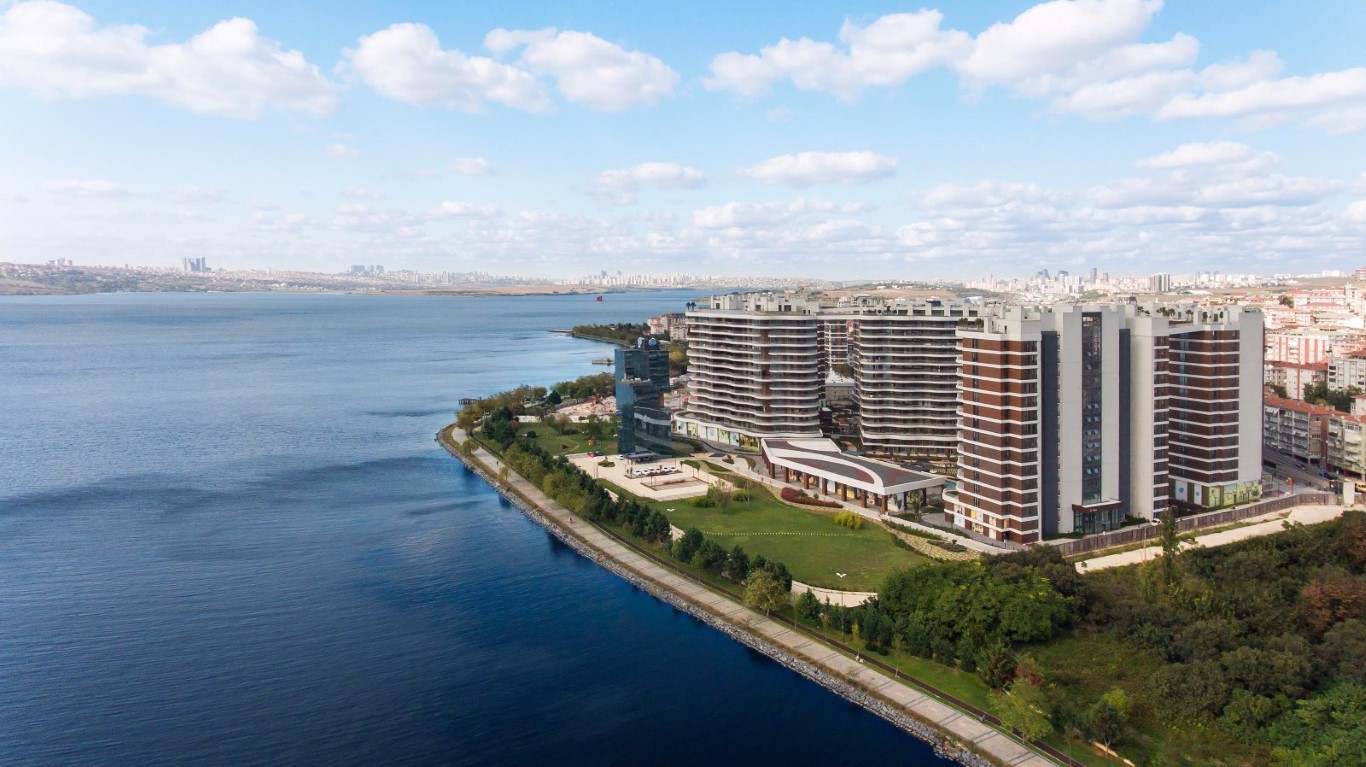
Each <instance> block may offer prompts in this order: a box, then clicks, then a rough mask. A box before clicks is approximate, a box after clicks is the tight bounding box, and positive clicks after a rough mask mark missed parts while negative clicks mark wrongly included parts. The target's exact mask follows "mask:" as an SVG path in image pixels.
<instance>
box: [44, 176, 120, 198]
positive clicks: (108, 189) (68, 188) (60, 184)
mask: <svg viewBox="0 0 1366 767" xmlns="http://www.w3.org/2000/svg"><path fill="white" fill-rule="evenodd" d="M43 189H44V190H46V191H48V192H51V193H53V194H59V195H63V196H66V197H89V198H99V199H106V200H115V199H121V198H127V197H133V196H136V195H137V192H135V191H133V190H132V189H130V188H129V187H126V186H124V185H123V184H116V183H114V182H113V181H102V180H89V181H75V180H73V181H49V182H48V183H46V184H43Z"/></svg>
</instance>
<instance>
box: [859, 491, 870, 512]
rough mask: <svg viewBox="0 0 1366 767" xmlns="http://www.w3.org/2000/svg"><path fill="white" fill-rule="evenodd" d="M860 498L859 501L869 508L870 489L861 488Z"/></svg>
mask: <svg viewBox="0 0 1366 767" xmlns="http://www.w3.org/2000/svg"><path fill="white" fill-rule="evenodd" d="M858 499H859V503H862V504H863V508H865V509H866V508H868V491H867V490H860V491H859V495H858Z"/></svg>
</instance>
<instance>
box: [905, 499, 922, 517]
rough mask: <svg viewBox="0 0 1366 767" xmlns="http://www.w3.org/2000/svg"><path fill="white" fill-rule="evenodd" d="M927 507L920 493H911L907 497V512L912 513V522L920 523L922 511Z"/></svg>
mask: <svg viewBox="0 0 1366 767" xmlns="http://www.w3.org/2000/svg"><path fill="white" fill-rule="evenodd" d="M924 505H925V499H923V498H921V497H920V493H911V494H910V495H908V496H906V510H907V511H909V512H910V513H911V519H912V521H915V522H919V521H920V510H921V509H922V508H923V507H924Z"/></svg>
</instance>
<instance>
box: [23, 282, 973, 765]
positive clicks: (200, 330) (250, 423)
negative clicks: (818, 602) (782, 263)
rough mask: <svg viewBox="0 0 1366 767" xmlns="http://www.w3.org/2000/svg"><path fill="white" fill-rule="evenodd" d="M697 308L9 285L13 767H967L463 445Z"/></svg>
mask: <svg viewBox="0 0 1366 767" xmlns="http://www.w3.org/2000/svg"><path fill="white" fill-rule="evenodd" d="M694 297H696V294H693V293H684V292H656V293H637V294H608V295H606V296H604V297H603V300H602V301H597V300H595V297H594V296H540V297H482V296H481V297H450V296H374V295H312V294H271V293H265V294H247V293H217V294H215V293H206V294H172V293H153V294H109V295H87V296H60V297H4V298H0V765H7V766H9V767H14V766H15V765H139V766H141V765H187V764H188V765H315V764H316V765H390V764H392V765H485V764H528V765H532V764H534V765H580V764H583V765H614V764H623V765H626V764H629V765H672V764H678V765H690V766H692V765H697V764H745V765H763V764H781V765H808V764H809V765H822V766H823V767H828V766H829V765H832V764H858V763H872V764H892V763H895V764H908V765H939V764H949V762H947V761H946V760H943V759H941V758H939V757H937V756H935V755H934V753H933V752H932V751H931V749H930V748H929V747H928V746H926V745H925V744H924V743H922V742H920V741H918V740H916V739H915V738H913V737H911V736H910V735H907V734H905V733H903V732H901V731H900V730H898V729H896V728H894V727H893V726H892V725H890V724H888V723H887V722H885V721H883V720H882V719H880V718H878V717H876V716H874V715H872V714H869V713H867V712H865V711H864V710H862V709H860V708H858V707H857V706H854V705H852V704H850V703H847V702H846V701H844V700H842V699H840V698H839V697H837V696H835V695H834V694H832V693H830V692H828V691H826V690H824V689H823V688H821V687H819V686H817V685H816V684H813V683H811V682H809V681H807V680H805V679H804V678H802V677H800V676H799V675H797V674H795V673H794V672H791V671H789V670H787V669H785V668H784V667H782V666H780V665H778V664H777V663H774V662H772V661H770V660H769V659H768V658H766V657H764V656H763V655H761V654H759V653H757V652H754V651H752V650H749V649H748V648H746V647H744V646H742V645H740V644H739V643H736V642H734V641H733V640H731V639H729V638H727V637H726V636H724V635H722V634H721V633H719V632H717V631H715V630H713V629H711V628H709V627H707V626H706V625H704V624H702V623H700V622H698V621H697V620H695V619H694V618H692V617H690V616H688V615H687V614H685V613H682V612H680V611H678V610H676V609H674V608H672V607H670V606H669V605H666V604H664V603H662V602H660V601H658V600H656V599H654V598H653V597H651V596H649V595H648V594H646V593H644V592H642V591H640V590H638V589H637V588H635V587H633V586H631V585H630V584H628V583H626V582H624V581H622V580H620V579H619V578H617V577H616V576H614V575H612V574H611V573H609V572H607V571H606V570H603V569H602V568H601V567H599V566H597V565H595V564H593V563H592V562H589V561H588V560H586V559H583V558H582V557H580V556H579V555H578V554H576V553H575V552H574V551H572V550H571V549H569V548H567V547H565V546H564V545H562V544H561V543H559V542H558V541H557V540H556V539H555V538H554V537H552V536H551V535H549V534H548V533H546V532H545V531H544V530H543V529H541V528H540V527H538V526H537V525H536V524H534V523H532V522H531V521H529V520H528V519H526V518H525V517H524V516H523V515H522V514H520V513H519V512H518V511H517V510H516V509H515V508H513V507H512V506H510V505H509V504H508V503H507V502H506V501H504V500H503V499H501V498H500V497H499V496H498V495H497V494H496V493H495V492H494V491H493V490H491V489H490V488H489V487H488V486H487V485H486V484H485V483H484V482H483V481H482V480H481V479H480V478H479V477H477V476H476V475H474V474H472V473H470V472H469V471H467V470H466V469H465V468H464V467H463V466H461V464H460V463H459V462H457V461H455V460H453V459H452V458H450V457H448V456H447V455H446V454H445V453H444V452H443V451H442V450H441V448H440V447H439V446H438V445H437V444H436V442H435V441H434V437H435V435H436V432H437V430H438V429H440V428H441V427H442V426H443V425H445V424H447V423H450V422H451V421H452V420H453V417H454V416H453V412H454V411H455V410H456V408H457V407H458V402H459V400H460V398H462V397H471V396H479V395H484V394H491V393H494V392H498V391H501V390H505V389H508V388H511V387H514V386H516V385H519V384H523V383H529V384H535V385H545V386H548V385H551V384H553V383H555V382H557V381H561V380H568V379H571V378H575V377H578V376H580V375H585V374H588V373H592V372H600V371H603V370H608V369H610V368H603V367H595V366H593V365H592V364H591V360H592V359H594V358H598V357H603V356H605V354H606V352H607V349H606V348H605V347H603V346H601V345H599V344H595V343H593V342H588V341H580V340H575V339H571V338H568V337H566V336H564V335H558V334H555V333H550V332H547V331H548V330H549V329H552V328H567V327H570V326H572V325H575V324H580V323H592V322H615V321H642V320H643V319H644V318H645V317H648V316H649V315H652V314H658V313H660V312H665V311H680V310H682V308H683V304H684V302H685V301H687V300H688V299H689V298H694Z"/></svg>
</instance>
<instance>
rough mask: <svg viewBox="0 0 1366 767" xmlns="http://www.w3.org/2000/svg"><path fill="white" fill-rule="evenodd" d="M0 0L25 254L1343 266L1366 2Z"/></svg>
mask: <svg viewBox="0 0 1366 767" xmlns="http://www.w3.org/2000/svg"><path fill="white" fill-rule="evenodd" d="M941 6H942V7H940V8H938V9H935V8H928V9H923V10H922V9H920V7H919V6H900V7H898V6H892V5H887V4H882V3H868V2H860V3H848V4H845V5H842V6H830V5H825V4H817V5H815V6H800V7H792V6H790V5H788V4H778V3H762V4H760V3H756V4H745V6H744V7H741V8H723V7H721V6H719V5H718V6H705V7H701V8H698V7H683V6H679V7H655V6H645V5H641V6H630V5H628V6H625V7H619V6H611V7H607V6H604V5H602V4H598V3H588V2H583V3H551V2H529V3H522V4H517V5H516V6H515V7H499V6H497V5H493V4H490V5H486V6H477V5H459V6H455V5H449V4H441V3H432V2H419V1H417V0H409V1H407V2H396V3H390V4H384V5H375V6H365V7H352V6H340V7H339V6H334V5H326V6H324V5H321V4H310V5H308V6H301V5H300V4H274V3H264V2H259V0H239V1H238V2H202V3H192V4H173V5H169V6H168V5H166V4H162V3H152V2H147V1H146V0H132V1H128V2H113V0H86V1H78V2H72V3H61V2H55V0H26V1H23V2H14V1H13V0H11V1H9V2H4V1H0V113H3V114H4V115H5V118H4V120H0V262H3V261H8V262H20V263H40V264H41V263H47V262H49V261H56V260H60V259H67V260H70V261H72V262H75V263H78V264H84V265H106V266H121V265H123V264H146V265H155V266H161V267H167V268H178V267H180V266H181V265H182V264H183V263H185V261H184V259H199V258H203V259H206V261H207V264H208V267H209V268H212V269H217V268H227V269H268V268H270V269H280V270H307V271H316V272H331V273H340V272H345V271H347V270H349V269H350V267H351V266H352V265H355V264H367V265H378V264H383V265H385V267H386V269H388V270H394V271H402V270H414V271H421V272H427V273H438V272H443V271H448V272H456V273H464V272H489V273H495V274H511V275H517V274H526V275H537V276H540V277H543V278H546V279H570V278H575V277H580V276H583V275H589V274H597V273H599V272H600V271H601V270H608V271H609V272H610V273H612V274H615V273H616V272H617V271H622V272H624V273H626V274H676V273H688V274H703V275H719V276H726V277H737V276H741V275H784V276H809V277H812V278H820V279H831V280H849V279H862V278H865V277H867V278H871V279H900V280H906V281H911V280H933V279H956V280H974V279H982V278H985V277H986V276H987V275H996V276H998V277H1028V276H1029V275H1032V274H1034V273H1035V272H1037V271H1039V270H1041V269H1049V270H1051V271H1052V272H1053V273H1056V272H1057V271H1058V270H1060V269H1062V270H1074V271H1073V273H1074V274H1078V273H1082V272H1084V271H1085V270H1088V269H1091V268H1095V269H1098V270H1099V271H1100V272H1101V273H1105V272H1109V273H1111V274H1115V275H1121V274H1129V275H1144V274H1156V273H1172V274H1178V273H1190V272H1200V271H1219V272H1224V273H1237V274H1248V273H1261V274H1268V275H1270V274H1286V273H1300V274H1308V273H1316V272H1320V271H1323V270H1342V271H1344V272H1350V271H1351V270H1353V269H1355V268H1356V267H1357V266H1359V265H1360V264H1359V262H1360V261H1362V258H1363V256H1366V52H1364V51H1363V48H1362V46H1361V45H1360V40H1362V39H1366V4H1363V3H1362V2H1359V1H1358V0H1353V1H1351V2H1349V1H1347V0H1340V1H1338V2H1323V3H1316V4H1309V5H1291V4H1257V5H1254V6H1248V5H1247V4H1245V3H1234V2H1224V1H1223V0H1220V1H1218V2H1206V3H1199V4H1189V3H1188V4H1181V5H1178V4H1170V5H1167V6H1164V4H1163V3H1162V2H1160V0H1076V1H1075V2H1072V1H1067V0H1053V1H1051V2H1044V3H1038V4H1031V3H1028V2H995V3H982V4H972V5H971V6H970V7H957V6H949V5H948V4H941Z"/></svg>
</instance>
